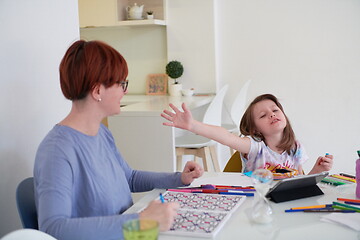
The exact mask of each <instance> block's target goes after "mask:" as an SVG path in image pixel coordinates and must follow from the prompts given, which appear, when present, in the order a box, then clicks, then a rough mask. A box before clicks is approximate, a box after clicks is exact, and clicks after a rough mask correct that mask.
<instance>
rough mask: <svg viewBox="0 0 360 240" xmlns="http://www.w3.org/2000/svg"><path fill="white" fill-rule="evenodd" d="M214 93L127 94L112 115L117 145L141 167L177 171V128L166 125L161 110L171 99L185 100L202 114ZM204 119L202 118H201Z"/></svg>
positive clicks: (198, 115)
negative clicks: (119, 108)
mask: <svg viewBox="0 0 360 240" xmlns="http://www.w3.org/2000/svg"><path fill="white" fill-rule="evenodd" d="M212 98H213V96H212V95H210V96H192V97H170V96H147V95H125V96H124V98H123V99H122V101H121V105H125V106H123V107H121V112H120V114H118V115H115V116H111V117H109V118H108V125H109V129H110V131H111V132H112V134H113V136H114V138H115V142H116V145H117V147H118V149H119V150H120V152H121V154H122V155H123V157H124V159H125V160H126V161H127V162H128V163H129V165H130V166H131V167H132V168H134V169H137V170H147V171H159V172H163V171H166V172H173V171H175V170H176V157H175V136H176V132H175V131H174V128H172V127H167V126H163V125H162V123H163V122H165V121H166V120H165V119H163V118H162V117H161V116H160V114H161V113H162V111H163V110H164V109H169V103H173V104H174V105H175V106H177V107H181V104H182V103H183V102H184V103H186V105H187V106H188V108H189V109H190V110H191V111H192V113H193V115H194V118H197V119H199V118H201V115H202V114H203V113H204V111H205V109H206V107H207V106H208V104H209V103H210V102H211V100H212ZM199 120H201V119H199Z"/></svg>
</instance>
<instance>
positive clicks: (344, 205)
mask: <svg viewBox="0 0 360 240" xmlns="http://www.w3.org/2000/svg"><path fill="white" fill-rule="evenodd" d="M333 204H335V205H338V206H341V207H346V208H349V209H353V210H357V211H359V212H360V208H358V207H354V206H351V205H349V204H345V203H339V202H333Z"/></svg>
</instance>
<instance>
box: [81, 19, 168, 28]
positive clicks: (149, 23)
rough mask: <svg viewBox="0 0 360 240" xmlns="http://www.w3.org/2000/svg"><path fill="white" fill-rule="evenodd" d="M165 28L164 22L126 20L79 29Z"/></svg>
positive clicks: (155, 20) (157, 20)
mask: <svg viewBox="0 0 360 240" xmlns="http://www.w3.org/2000/svg"><path fill="white" fill-rule="evenodd" d="M156 25H158V26H166V21H165V20H159V19H144V20H126V21H118V22H116V23H115V24H114V25H112V26H86V27H82V28H81V29H89V28H106V27H135V26H156Z"/></svg>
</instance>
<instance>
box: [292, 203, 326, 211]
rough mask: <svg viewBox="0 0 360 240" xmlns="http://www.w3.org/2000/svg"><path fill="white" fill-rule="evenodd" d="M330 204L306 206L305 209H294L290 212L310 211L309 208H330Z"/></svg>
mask: <svg viewBox="0 0 360 240" xmlns="http://www.w3.org/2000/svg"><path fill="white" fill-rule="evenodd" d="M331 206H332V204H322V205H315V206H306V207H295V208H291V209H292V210H300V209H311V208H327V207H331Z"/></svg>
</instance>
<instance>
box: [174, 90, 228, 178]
mask: <svg viewBox="0 0 360 240" xmlns="http://www.w3.org/2000/svg"><path fill="white" fill-rule="evenodd" d="M228 88H229V86H228V85H225V86H224V87H223V88H222V89H221V90H220V91H219V92H218V93H217V94H216V95H215V97H214V98H213V100H212V101H211V103H210V104H209V107H208V108H207V110H206V112H205V114H204V117H203V120H202V122H203V123H206V124H211V125H217V126H221V117H222V106H223V101H224V97H225V94H226V92H227V90H228ZM175 147H176V161H177V170H178V171H182V169H181V168H182V156H183V155H194V156H195V158H196V157H200V158H202V160H203V167H204V170H205V171H208V170H210V163H209V161H208V159H207V156H208V155H209V154H210V156H211V159H212V165H213V168H214V170H215V171H216V172H220V165H219V162H218V159H217V154H216V142H215V141H213V140H210V139H208V138H205V137H202V136H199V135H196V134H192V133H189V134H186V135H184V136H180V137H176V138H175Z"/></svg>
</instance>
